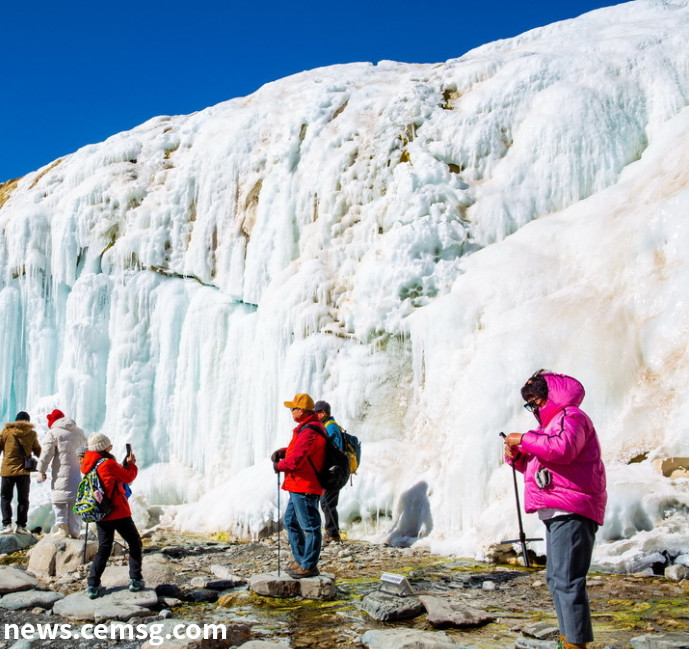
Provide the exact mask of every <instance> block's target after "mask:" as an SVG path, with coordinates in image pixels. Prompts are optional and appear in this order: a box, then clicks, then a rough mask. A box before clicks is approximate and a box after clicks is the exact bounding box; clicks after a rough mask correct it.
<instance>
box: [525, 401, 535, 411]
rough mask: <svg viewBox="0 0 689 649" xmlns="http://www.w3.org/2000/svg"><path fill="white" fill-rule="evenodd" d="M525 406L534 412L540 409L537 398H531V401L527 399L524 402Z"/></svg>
mask: <svg viewBox="0 0 689 649" xmlns="http://www.w3.org/2000/svg"><path fill="white" fill-rule="evenodd" d="M524 407H525V408H526V409H527V410H528V411H529V412H534V411H535V410H538V404H537V403H536V399H531V401H527V402H526V403H525V404H524Z"/></svg>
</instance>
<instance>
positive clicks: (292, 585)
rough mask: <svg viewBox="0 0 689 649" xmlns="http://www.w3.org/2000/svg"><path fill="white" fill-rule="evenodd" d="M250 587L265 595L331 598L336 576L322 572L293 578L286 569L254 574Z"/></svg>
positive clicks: (255, 591)
mask: <svg viewBox="0 0 689 649" xmlns="http://www.w3.org/2000/svg"><path fill="white" fill-rule="evenodd" d="M249 588H250V589H251V590H252V591H253V592H254V593H256V594H257V595H263V596H265V597H299V596H301V597H304V598H306V599H319V600H330V599H332V598H333V597H334V596H335V576H334V575H330V574H326V573H322V574H320V575H319V576H317V577H308V578H306V579H293V578H292V577H290V576H289V574H287V573H286V572H284V571H280V574H279V575H278V573H277V572H266V573H262V574H259V575H253V576H252V577H251V578H250V579H249Z"/></svg>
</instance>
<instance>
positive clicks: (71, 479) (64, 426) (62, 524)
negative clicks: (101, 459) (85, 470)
mask: <svg viewBox="0 0 689 649" xmlns="http://www.w3.org/2000/svg"><path fill="white" fill-rule="evenodd" d="M47 419H48V433H47V435H46V436H45V438H44V439H43V451H42V452H41V457H40V458H39V460H38V467H37V469H36V470H37V471H38V482H43V481H44V480H45V479H46V477H47V475H46V472H47V470H48V467H50V472H51V482H50V500H51V502H52V503H53V511H54V512H55V525H54V526H53V529H52V533H53V535H54V536H69V537H71V538H73V539H75V538H77V537H78V536H79V528H80V527H81V520H80V519H79V517H78V516H77V515H76V514H75V513H74V511H73V510H72V507H73V506H74V503H75V502H76V497H77V488H78V487H79V482H80V480H81V468H80V462H79V457H78V453H79V448H80V447H82V446H86V435H84V431H83V430H81V428H79V426H77V425H76V424H75V423H74V420H72V419H70V418H69V417H66V416H65V414H64V413H63V412H62V411H61V410H57V409H55V410H53V411H52V412H51V413H49V414H48V415H47Z"/></svg>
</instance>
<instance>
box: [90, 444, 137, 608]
mask: <svg viewBox="0 0 689 649" xmlns="http://www.w3.org/2000/svg"><path fill="white" fill-rule="evenodd" d="M111 450H112V442H111V441H110V439H109V438H108V437H107V436H106V435H104V434H103V433H93V434H92V435H91V436H90V437H89V439H88V451H86V453H85V454H84V459H83V460H82V461H81V472H82V473H88V472H89V471H91V469H93V468H94V467H96V465H98V466H97V467H96V472H97V473H98V477H99V478H100V480H101V482H102V484H103V488H104V489H105V495H106V497H107V498H108V500H109V502H110V507H111V509H110V513H109V514H108V515H107V516H106V517H105V518H103V519H101V520H100V521H98V522H97V523H96V526H97V528H98V552H97V553H96V556H95V557H94V559H93V563H92V564H91V572H90V573H89V576H88V588H87V589H86V590H87V593H88V596H89V597H90V598H91V599H95V598H96V597H100V596H101V595H103V594H104V593H105V588H103V587H102V586H101V585H100V578H101V575H102V574H103V571H104V570H105V566H106V564H107V563H108V559H109V558H110V553H111V552H112V545H113V541H114V538H115V532H118V533H119V534H120V536H121V537H122V538H123V539H124V540H125V541H126V542H127V545H128V546H129V580H130V581H129V590H131V591H133V592H137V591H139V590H141V589H142V588H143V587H144V585H145V584H144V580H143V577H142V574H141V560H142V554H143V546H142V543H141V537H140V536H139V531H138V530H137V529H136V525H135V524H134V521H133V520H132V512H131V509H129V502H128V500H127V496H126V495H125V489H124V485H126V484H129V483H130V482H132V480H134V478H136V475H137V473H138V469H137V468H136V456H135V455H134V453H131V452H130V454H129V455H128V456H127V458H126V460H125V465H126V466H122V465H121V464H118V463H117V460H115V458H114V457H113V456H112V454H111V453H110V451H111ZM101 460H103V461H102V462H101ZM99 462H100V464H98V463H99Z"/></svg>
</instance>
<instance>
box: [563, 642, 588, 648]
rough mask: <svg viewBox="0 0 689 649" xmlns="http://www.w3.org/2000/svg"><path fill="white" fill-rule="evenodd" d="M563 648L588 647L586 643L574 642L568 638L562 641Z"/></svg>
mask: <svg viewBox="0 0 689 649" xmlns="http://www.w3.org/2000/svg"><path fill="white" fill-rule="evenodd" d="M562 649H586V643H585V642H584V643H583V644H574V643H573V642H567V640H563V641H562Z"/></svg>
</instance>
